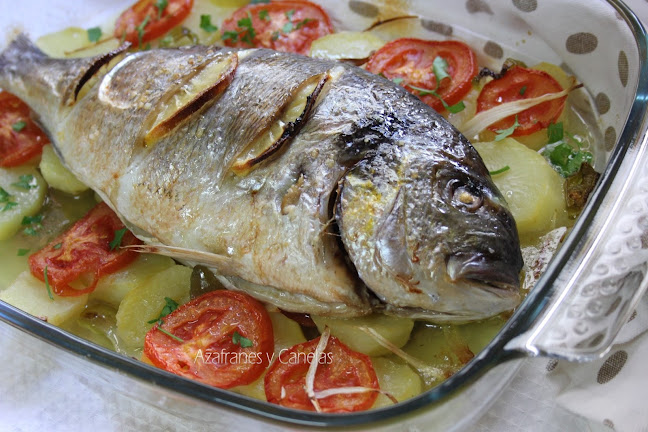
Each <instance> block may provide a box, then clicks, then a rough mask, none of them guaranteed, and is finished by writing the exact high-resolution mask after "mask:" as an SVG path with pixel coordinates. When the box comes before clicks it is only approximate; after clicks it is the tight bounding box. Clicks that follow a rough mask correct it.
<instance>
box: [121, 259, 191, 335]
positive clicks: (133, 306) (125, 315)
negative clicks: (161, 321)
mask: <svg viewBox="0 0 648 432" xmlns="http://www.w3.org/2000/svg"><path fill="white" fill-rule="evenodd" d="M190 278H191V269H190V268H189V267H185V266H182V265H174V266H173V267H169V268H167V269H166V270H163V271H161V272H160V273H157V274H156V275H155V276H153V277H151V278H149V279H148V280H147V281H146V282H145V283H144V284H142V285H139V286H137V287H136V288H135V289H133V290H132V291H130V292H129V293H128V294H126V296H125V297H124V300H122V302H121V304H120V305H119V309H118V311H117V335H118V336H119V337H120V338H121V339H122V340H123V341H124V343H126V344H127V345H129V346H131V347H139V348H141V347H143V345H144V337H145V336H146V332H148V331H149V330H150V329H151V327H153V324H150V323H149V321H151V320H154V319H156V318H157V317H158V316H159V315H160V311H161V310H162V308H163V307H164V305H165V301H164V298H165V297H169V298H172V299H173V300H175V301H176V302H178V304H182V303H185V302H187V301H188V300H189V285H190V283H189V280H190Z"/></svg>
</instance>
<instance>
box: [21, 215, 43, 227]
mask: <svg viewBox="0 0 648 432" xmlns="http://www.w3.org/2000/svg"><path fill="white" fill-rule="evenodd" d="M42 221H43V215H42V214H38V215H36V216H25V217H23V219H22V221H21V222H20V224H21V225H32V224H40V223H41V222H42Z"/></svg>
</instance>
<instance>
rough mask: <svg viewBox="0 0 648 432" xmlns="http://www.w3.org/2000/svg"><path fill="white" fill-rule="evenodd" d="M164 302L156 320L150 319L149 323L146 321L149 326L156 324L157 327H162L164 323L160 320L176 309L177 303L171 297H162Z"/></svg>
mask: <svg viewBox="0 0 648 432" xmlns="http://www.w3.org/2000/svg"><path fill="white" fill-rule="evenodd" d="M164 302H165V305H164V307H163V308H162V310H161V311H160V315H159V316H158V317H157V318H154V319H152V320H151V321H147V322H148V323H149V324H154V323H158V324H159V325H162V324H163V323H164V321H162V318H164V317H165V316H167V315H169V314H170V313H171V312H173V311H174V310H176V309H178V302H176V301H175V300H173V299H172V298H171V297H164Z"/></svg>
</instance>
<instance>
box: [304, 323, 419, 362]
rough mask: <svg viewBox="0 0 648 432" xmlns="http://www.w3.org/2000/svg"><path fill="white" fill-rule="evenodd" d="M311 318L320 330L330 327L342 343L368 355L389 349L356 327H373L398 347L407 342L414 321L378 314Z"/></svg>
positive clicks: (379, 353)
mask: <svg viewBox="0 0 648 432" xmlns="http://www.w3.org/2000/svg"><path fill="white" fill-rule="evenodd" d="M311 318H312V319H313V321H314V322H315V325H317V328H318V329H319V331H320V332H323V331H324V327H325V326H328V327H329V328H330V329H331V334H332V335H333V336H335V337H337V338H338V339H340V340H341V341H342V343H344V344H345V345H347V346H348V347H349V348H351V349H352V350H354V351H358V352H361V353H363V354H367V355H370V356H380V355H385V354H389V353H390V352H391V351H389V350H388V349H387V348H385V347H383V346H382V345H380V344H379V343H378V342H376V341H375V340H374V339H373V338H372V337H371V336H369V335H368V334H367V333H365V332H364V331H362V330H360V329H359V328H358V327H369V328H372V329H374V330H375V331H376V332H378V333H379V334H380V335H381V336H382V337H384V338H385V339H387V340H388V341H390V342H391V343H393V344H394V345H396V346H397V347H399V348H400V347H402V346H403V345H405V344H406V343H407V341H408V340H409V337H410V333H411V331H412V327H414V321H413V320H411V319H409V318H400V317H393V316H389V315H378V314H376V315H369V316H365V317H359V318H350V319H344V318H331V317H318V316H312V317H311Z"/></svg>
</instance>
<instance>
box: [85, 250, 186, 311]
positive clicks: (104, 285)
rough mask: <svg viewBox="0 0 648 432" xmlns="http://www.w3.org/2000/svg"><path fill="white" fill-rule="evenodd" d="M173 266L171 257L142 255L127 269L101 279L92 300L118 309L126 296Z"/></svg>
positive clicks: (91, 296) (91, 295)
mask: <svg viewBox="0 0 648 432" xmlns="http://www.w3.org/2000/svg"><path fill="white" fill-rule="evenodd" d="M173 265H174V262H173V260H172V259H171V258H169V257H165V256H162V255H153V254H141V255H139V256H138V257H137V258H136V259H135V261H133V262H132V263H131V264H129V265H128V266H126V267H125V268H123V269H121V270H119V271H118V272H115V273H112V274H109V275H106V276H104V277H102V278H101V279H99V282H98V283H97V288H95V290H94V291H93V292H92V294H90V298H92V299H94V300H100V301H103V302H106V303H108V304H111V305H113V306H115V307H117V306H119V303H121V301H122V300H123V299H124V297H125V296H126V294H128V293H129V292H131V291H132V290H133V289H135V288H136V287H138V286H140V285H144V284H146V283H147V281H148V280H149V279H150V278H151V277H153V276H155V275H156V274H158V273H160V272H162V271H164V270H166V269H168V268H169V267H172V266H173Z"/></svg>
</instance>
